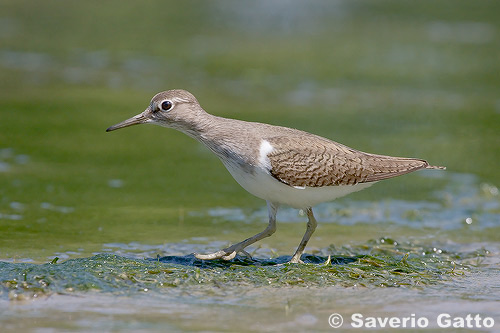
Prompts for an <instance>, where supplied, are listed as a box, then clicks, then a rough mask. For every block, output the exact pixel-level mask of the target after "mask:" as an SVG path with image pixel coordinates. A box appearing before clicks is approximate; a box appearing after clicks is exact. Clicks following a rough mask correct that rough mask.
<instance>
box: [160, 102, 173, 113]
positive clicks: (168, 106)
mask: <svg viewBox="0 0 500 333" xmlns="http://www.w3.org/2000/svg"><path fill="white" fill-rule="evenodd" d="M173 107H174V103H172V101H170V100H168V99H166V100H164V101H163V102H161V103H160V110H162V111H168V110H171V109H172V108H173Z"/></svg>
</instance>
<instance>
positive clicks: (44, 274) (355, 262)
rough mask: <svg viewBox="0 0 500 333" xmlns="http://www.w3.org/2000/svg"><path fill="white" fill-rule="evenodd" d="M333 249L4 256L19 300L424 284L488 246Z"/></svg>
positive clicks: (463, 266)
mask: <svg viewBox="0 0 500 333" xmlns="http://www.w3.org/2000/svg"><path fill="white" fill-rule="evenodd" d="M323 252H324V253H329V254H328V256H324V255H323V256H322V255H305V256H304V257H303V260H304V261H305V264H288V263H286V261H287V260H289V258H288V257H284V256H283V257H278V258H274V259H251V258H246V257H239V256H238V257H237V258H236V259H234V260H232V261H222V260H215V261H201V260H198V259H196V258H194V256H192V255H189V256H168V257H158V258H156V259H131V258H126V257H122V256H117V255H114V254H99V255H95V256H93V257H90V258H78V259H70V260H67V261H65V262H63V263H54V262H51V263H47V264H29V263H19V264H12V263H6V262H1V263H0V271H1V272H2V274H1V279H2V280H1V282H0V283H1V285H2V288H3V293H2V294H3V295H4V296H8V297H9V298H10V299H11V300H25V299H30V298H38V297H42V296H47V295H50V294H53V293H62V294H75V293H85V292H90V291H96V292H101V293H112V294H127V295H129V294H134V293H137V292H145V291H146V292H147V291H155V292H160V293H161V292H165V289H169V288H180V289H182V290H185V292H192V291H193V290H197V291H198V292H200V291H202V290H211V289H212V288H215V289H231V288H255V287H264V286H271V287H276V288H287V287H307V288H311V287H328V286H342V287H354V286H357V287H366V288H385V287H408V288H421V287H423V286H428V285H436V284H439V283H441V282H443V281H449V280H451V279H453V278H454V277H456V276H459V275H462V274H467V272H468V271H470V270H473V269H474V267H475V265H474V264H473V263H471V262H470V261H468V260H469V259H470V258H476V259H479V258H484V257H485V256H487V255H488V251H486V250H484V249H483V250H479V251H474V252H468V253H456V252H452V251H446V250H444V249H441V248H439V249H438V248H436V247H426V246H422V245H419V244H413V243H404V244H400V243H398V242H396V241H393V240H391V239H388V238H383V239H379V240H373V241H370V242H367V243H366V244H361V245H357V246H348V247H342V248H340V249H335V248H333V247H332V248H328V249H324V250H323Z"/></svg>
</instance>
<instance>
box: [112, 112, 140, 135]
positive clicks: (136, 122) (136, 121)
mask: <svg viewBox="0 0 500 333" xmlns="http://www.w3.org/2000/svg"><path fill="white" fill-rule="evenodd" d="M146 112H147V110H146V111H144V112H143V113H140V114H138V115H137V116H134V117H132V118H130V119H127V120H124V121H122V122H121V123H118V124H116V125H113V126H111V127H108V129H106V132H111V131H114V130H117V129H120V128H124V127H129V126H132V125H139V124H144V123H146V122H148V120H149V118H148V117H147V116H146Z"/></svg>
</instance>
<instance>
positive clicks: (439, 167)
mask: <svg viewBox="0 0 500 333" xmlns="http://www.w3.org/2000/svg"><path fill="white" fill-rule="evenodd" d="M425 168H426V169H437V170H446V167H445V166H437V165H427V166H426V167H425Z"/></svg>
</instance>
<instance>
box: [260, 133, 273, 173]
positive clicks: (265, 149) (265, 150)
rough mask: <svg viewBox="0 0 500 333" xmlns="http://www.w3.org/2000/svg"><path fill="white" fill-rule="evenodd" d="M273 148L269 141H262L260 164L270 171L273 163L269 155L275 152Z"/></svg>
mask: <svg viewBox="0 0 500 333" xmlns="http://www.w3.org/2000/svg"><path fill="white" fill-rule="evenodd" d="M273 149H274V148H273V146H272V145H271V144H270V143H269V141H267V140H262V141H261V142H260V148H259V163H260V164H261V165H262V166H264V167H266V168H268V169H270V168H271V162H270V161H269V158H268V157H267V155H268V154H269V153H270V152H272V151H273Z"/></svg>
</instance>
